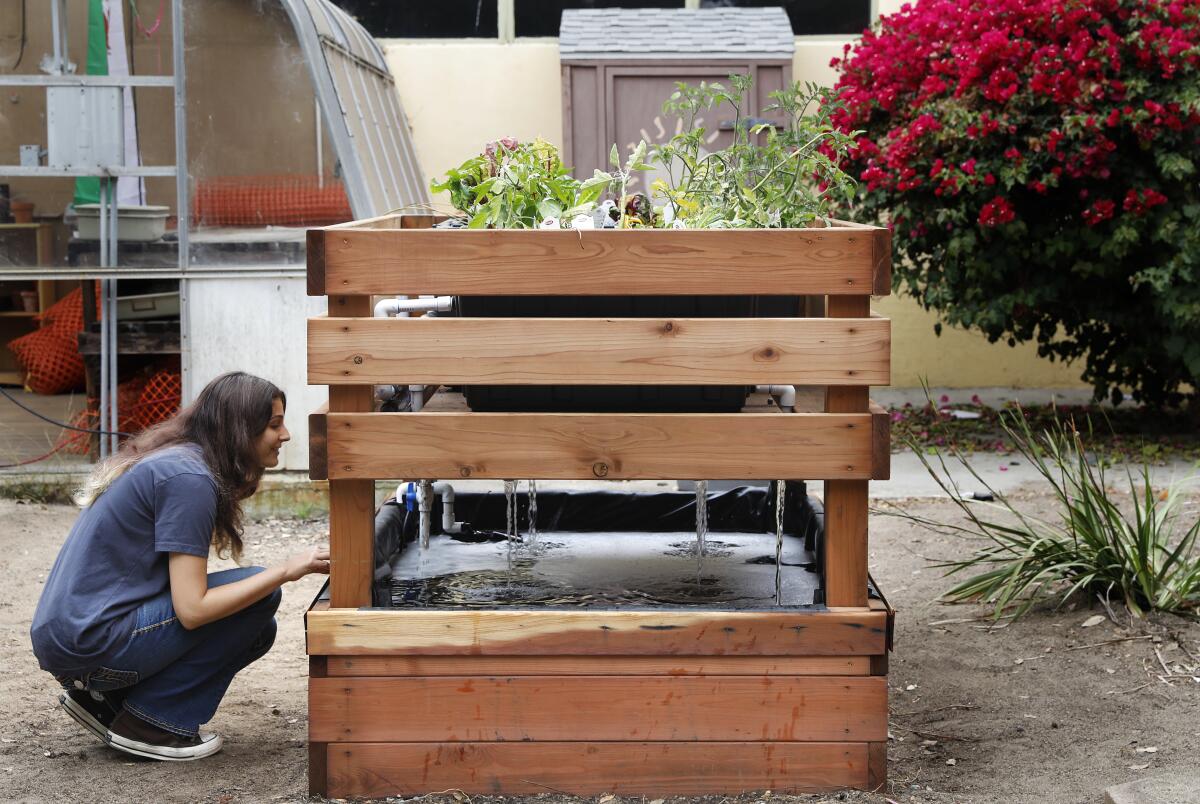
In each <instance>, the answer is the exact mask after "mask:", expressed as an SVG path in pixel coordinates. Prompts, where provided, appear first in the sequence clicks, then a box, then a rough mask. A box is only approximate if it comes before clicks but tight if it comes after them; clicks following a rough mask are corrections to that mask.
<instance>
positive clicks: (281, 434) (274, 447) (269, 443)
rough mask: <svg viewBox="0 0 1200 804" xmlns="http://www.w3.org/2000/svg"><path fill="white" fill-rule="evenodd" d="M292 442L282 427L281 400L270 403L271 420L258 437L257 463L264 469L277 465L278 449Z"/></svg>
mask: <svg viewBox="0 0 1200 804" xmlns="http://www.w3.org/2000/svg"><path fill="white" fill-rule="evenodd" d="M291 440H292V434H291V433H289V432H288V429H287V427H285V426H284V425H283V400H281V399H276V400H274V401H273V402H271V420H270V421H268V422H267V428H266V429H265V430H263V431H262V434H261V435H259V437H258V461H259V463H261V464H262V465H263V467H265V468H268V469H269V468H271V467H272V466H278V465H279V448H280V447H282V446H283V445H284V444H285V443H287V442H288V441H291Z"/></svg>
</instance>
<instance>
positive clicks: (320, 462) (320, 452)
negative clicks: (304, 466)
mask: <svg viewBox="0 0 1200 804" xmlns="http://www.w3.org/2000/svg"><path fill="white" fill-rule="evenodd" d="M328 413H329V403H328V402H327V403H325V404H324V405H322V406H321V407H319V408H317V410H316V411H314V412H312V413H310V414H308V479H309V480H328V479H329V429H328V426H327V424H326V416H327V415H328Z"/></svg>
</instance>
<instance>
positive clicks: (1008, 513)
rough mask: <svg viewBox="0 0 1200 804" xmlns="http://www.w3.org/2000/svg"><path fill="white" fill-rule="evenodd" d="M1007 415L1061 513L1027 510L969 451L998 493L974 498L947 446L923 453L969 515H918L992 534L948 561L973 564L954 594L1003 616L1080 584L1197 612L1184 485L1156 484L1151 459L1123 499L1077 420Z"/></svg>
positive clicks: (1080, 589)
mask: <svg viewBox="0 0 1200 804" xmlns="http://www.w3.org/2000/svg"><path fill="white" fill-rule="evenodd" d="M1001 419H1002V423H1003V426H1004V429H1005V431H1006V433H1007V435H1008V438H1009V440H1010V441H1011V442H1012V444H1013V445H1014V447H1015V449H1016V452H1017V453H1018V454H1020V456H1021V457H1022V458H1024V460H1025V461H1027V462H1028V463H1029V464H1030V465H1031V466H1033V467H1034V468H1035V469H1036V470H1037V473H1038V475H1039V476H1040V477H1041V479H1042V481H1043V482H1044V483H1045V484H1046V485H1047V486H1048V487H1049V488H1050V489H1051V490H1052V491H1053V494H1054V499H1055V502H1056V513H1057V518H1056V520H1053V521H1046V520H1042V519H1040V518H1037V517H1034V516H1031V515H1029V514H1026V513H1023V512H1022V511H1021V510H1019V509H1018V508H1017V507H1016V506H1015V505H1013V504H1012V503H1011V502H1009V501H1008V500H1007V499H1005V498H1004V497H1002V496H1001V495H1000V494H999V493H998V492H996V491H995V490H993V489H991V488H990V487H989V486H988V484H987V482H986V481H985V480H984V479H983V478H982V477H980V476H979V475H978V474H977V473H976V472H975V471H974V469H972V468H971V467H970V465H969V464H967V462H966V461H965V460H963V461H962V464H963V466H964V467H966V468H967V469H968V471H970V473H971V475H972V476H973V477H974V479H975V481H976V482H978V483H980V484H982V485H983V486H984V487H985V488H987V489H988V491H989V492H991V494H992V495H993V496H994V497H995V498H996V500H998V502H995V503H978V502H968V501H966V500H964V499H963V495H962V493H961V490H960V488H959V486H958V484H957V483H956V482H955V481H953V480H952V479H950V474H949V472H948V471H947V466H946V461H945V458H943V457H942V456H941V454H940V453H939V454H938V456H937V458H936V459H935V460H937V461H938V463H939V465H938V467H937V468H935V467H934V466H933V464H932V463H931V462H930V459H929V458H928V457H926V456H925V455H924V454H921V453H918V455H919V456H920V458H921V461H922V462H923V463H924V464H925V468H926V469H927V470H929V472H930V474H931V475H932V476H933V477H934V479H935V480H937V482H938V484H939V485H940V486H941V487H942V488H943V490H945V491H946V492H947V493H948V494H949V495H950V497H951V499H953V500H954V501H955V503H956V504H957V506H958V508H959V509H960V511H961V512H962V513H963V515H964V516H965V518H966V523H965V524H959V523H957V522H949V523H943V522H933V521H928V520H919V521H920V522H921V524H923V525H926V526H930V527H933V528H934V529H935V530H939V531H941V532H946V533H952V534H957V535H965V536H972V537H983V538H984V539H986V540H987V541H988V542H989V543H988V544H987V545H986V546H985V547H983V548H982V549H980V550H978V551H977V552H976V553H975V554H973V555H971V556H970V557H968V558H964V559H961V560H957V561H949V562H946V563H945V564H943V565H942V566H943V567H945V568H947V569H948V574H951V575H953V574H957V573H963V574H970V577H969V578H967V579H966V580H965V581H962V582H961V583H959V584H958V585H957V586H955V587H954V588H953V589H951V590H950V591H949V592H948V593H947V594H948V596H949V597H950V598H951V599H953V600H981V601H984V602H987V603H991V604H994V605H995V613H996V616H1000V614H1002V613H1003V612H1004V611H1005V610H1006V609H1008V608H1010V607H1015V614H1016V616H1020V615H1021V614H1024V613H1025V612H1026V611H1028V609H1029V608H1030V607H1031V606H1032V605H1034V604H1035V603H1037V602H1039V601H1042V600H1046V599H1051V598H1058V600H1059V603H1060V604H1061V603H1065V602H1066V601H1067V600H1069V599H1070V598H1071V597H1072V596H1074V595H1075V594H1077V593H1084V594H1087V595H1097V596H1099V597H1100V598H1102V599H1104V600H1105V601H1111V600H1116V601H1120V602H1123V603H1124V604H1125V606H1126V607H1128V609H1129V610H1130V611H1131V612H1132V613H1134V614H1136V615H1138V616H1141V615H1143V614H1145V613H1146V612H1148V611H1163V612H1172V613H1175V614H1181V615H1187V616H1193V617H1194V616H1196V615H1197V614H1198V613H1200V551H1198V550H1197V538H1198V537H1200V520H1195V519H1194V515H1193V521H1192V523H1191V525H1189V526H1186V527H1182V525H1183V524H1186V523H1181V522H1180V520H1181V518H1182V516H1181V515H1182V512H1181V510H1180V507H1181V498H1182V490H1181V488H1180V487H1179V486H1175V485H1172V486H1169V487H1167V488H1165V489H1163V490H1162V492H1161V493H1156V492H1155V490H1154V489H1153V487H1152V485H1151V482H1150V471H1149V468H1148V467H1146V466H1145V465H1143V466H1142V467H1141V469H1140V471H1139V472H1137V474H1136V475H1135V473H1134V472H1133V470H1131V469H1127V470H1126V481H1127V488H1128V491H1129V497H1130V501H1129V504H1128V505H1127V506H1125V507H1122V506H1121V505H1120V504H1118V503H1117V502H1115V501H1114V500H1113V499H1111V498H1110V497H1109V492H1108V489H1109V484H1110V477H1109V473H1108V472H1107V471H1106V470H1105V467H1104V464H1103V462H1098V463H1093V458H1092V457H1091V456H1090V454H1089V451H1088V450H1087V449H1086V448H1085V445H1084V439H1083V436H1082V435H1081V434H1080V432H1079V431H1078V430H1077V429H1076V428H1075V427H1074V426H1073V424H1069V423H1067V424H1064V423H1063V422H1062V421H1061V420H1055V421H1054V422H1053V423H1052V424H1050V425H1048V426H1047V427H1046V428H1045V429H1044V430H1042V431H1041V432H1040V433H1035V432H1034V430H1033V429H1032V428H1031V427H1030V425H1029V421H1028V419H1027V418H1026V417H1025V415H1024V412H1023V411H1021V410H1020V409H1015V410H1005V411H1003V412H1002V413H1001Z"/></svg>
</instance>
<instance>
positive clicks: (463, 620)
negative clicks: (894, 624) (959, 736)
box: [306, 601, 890, 798]
mask: <svg viewBox="0 0 1200 804" xmlns="http://www.w3.org/2000/svg"><path fill="white" fill-rule="evenodd" d="M889 616H890V612H889V611H887V610H886V607H885V606H884V605H883V604H881V603H879V602H878V601H873V602H872V605H871V606H869V607H863V608H859V609H840V610H823V609H812V610H794V611H761V612H722V611H589V610H583V611H550V610H541V611H528V610H523V611H502V610H486V611H431V610H408V611H405V610H383V609H361V610H353V609H330V608H328V607H327V606H324V605H322V606H318V607H314V609H313V610H312V611H310V612H309V613H308V616H307V620H306V626H307V636H308V646H309V652H310V654H313V656H312V665H311V666H312V670H311V676H312V677H311V679H310V682H309V740H310V751H309V763H310V765H309V767H310V789H311V792H313V793H315V794H320V795H325V796H328V797H333V798H354V797H382V796H398V795H402V796H412V795H421V794H425V793H430V792H434V791H439V790H446V789H451V788H453V789H458V790H462V791H463V792H466V793H469V794H477V793H478V794H508V795H514V794H533V793H538V792H543V793H544V792H556V791H557V792H565V793H570V794H573V795H581V796H587V795H595V794H598V793H602V792H615V793H619V794H622V795H645V796H648V797H649V796H666V795H699V794H715V793H738V792H741V791H745V790H758V789H771V790H778V791H783V792H809V791H823V790H826V791H827V790H836V789H840V788H847V787H854V788H860V789H868V790H869V789H878V788H879V787H881V786H882V784H883V781H884V779H885V778H886V740H887V711H888V709H887V679H886V676H885V675H884V674H885V673H886V667H887V662H886V654H887V649H888V648H887V632H888V618H889Z"/></svg>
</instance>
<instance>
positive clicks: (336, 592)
mask: <svg viewBox="0 0 1200 804" xmlns="http://www.w3.org/2000/svg"><path fill="white" fill-rule="evenodd" d="M371 313H372V308H371V297H370V296H330V297H329V314H330V315H336V316H364V317H365V316H369V315H371ZM374 406H375V400H374V389H373V388H372V387H371V386H369V385H331V386H329V412H330V413H370V412H371V411H372V410H373V409H374ZM329 556H330V564H329V605H330V606H331V607H333V608H359V607H361V606H369V605H371V578H372V576H373V574H374V571H375V481H374V480H330V481H329Z"/></svg>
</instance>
